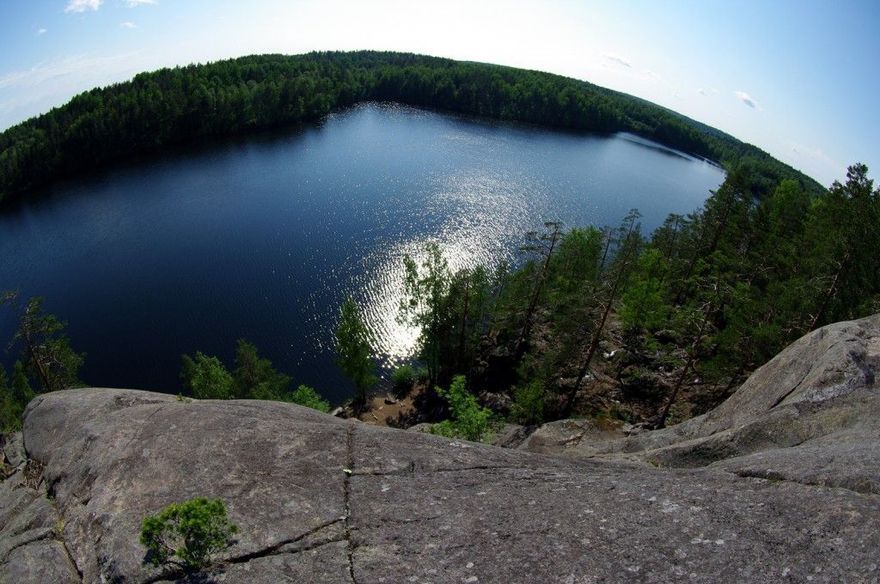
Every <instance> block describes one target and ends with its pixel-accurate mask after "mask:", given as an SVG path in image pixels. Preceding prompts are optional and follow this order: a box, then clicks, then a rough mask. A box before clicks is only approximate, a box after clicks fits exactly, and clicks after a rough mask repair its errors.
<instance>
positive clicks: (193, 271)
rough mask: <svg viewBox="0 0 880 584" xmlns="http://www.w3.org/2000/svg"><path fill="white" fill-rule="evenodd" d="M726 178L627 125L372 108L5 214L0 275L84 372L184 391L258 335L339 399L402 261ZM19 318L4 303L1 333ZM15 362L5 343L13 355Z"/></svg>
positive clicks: (512, 242)
mask: <svg viewBox="0 0 880 584" xmlns="http://www.w3.org/2000/svg"><path fill="white" fill-rule="evenodd" d="M722 180H723V174H722V172H721V171H720V170H719V169H718V168H716V167H714V166H712V165H710V164H707V163H705V162H702V161H699V160H695V159H692V158H690V157H687V156H684V155H682V154H680V153H677V152H673V151H669V150H668V149H664V148H658V147H657V146H656V145H654V144H651V143H647V144H646V143H643V141H641V140H637V139H633V138H632V137H629V136H610V137H608V136H592V135H578V134H567V133H559V132H549V131H546V130H540V129H536V128H530V127H520V126H512V125H505V124H495V123H490V122H486V121H479V120H473V119H468V118H459V117H454V116H447V115H442V114H438V113H433V112H426V111H421V110H414V109H411V108H404V107H398V106H390V105H375V104H372V105H363V106H360V107H357V108H354V109H352V110H348V111H346V112H342V113H339V114H334V115H332V116H329V117H328V118H327V119H326V120H325V121H324V122H322V123H321V124H319V125H316V126H314V127H310V128H306V129H304V130H302V131H300V132H286V133H277V134H270V135H263V136H258V137H252V138H248V139H245V140H240V141H230V142H227V143H222V144H214V145H211V146H204V147H197V148H189V149H181V150H179V151H176V152H170V153H166V154H165V155H163V156H162V157H161V158H157V159H152V160H148V161H142V162H140V163H137V164H132V165H129V166H128V167H125V168H120V169H116V170H113V171H110V172H107V173H104V174H101V175H98V176H92V177H87V178H82V179H78V180H75V181H70V182H68V183H64V184H59V185H57V186H56V187H53V188H52V189H51V191H50V193H49V196H47V197H44V198H42V199H40V200H39V201H38V202H36V203H33V204H31V205H28V206H24V207H21V208H17V209H11V210H8V211H7V212H6V213H4V214H2V215H0V257H3V261H2V263H0V288H3V289H5V288H20V289H22V292H23V294H26V295H37V294H38V295H42V296H45V297H46V301H47V306H48V307H49V309H50V310H52V311H53V312H56V313H58V314H59V315H62V316H63V318H65V319H66V320H68V321H69V322H70V334H71V337H72V338H73V339H74V341H75V343H76V345H77V347H78V348H79V349H80V350H84V351H86V352H88V354H89V355H88V358H87V367H86V369H85V370H84V371H83V376H84V379H86V381H88V382H89V383H92V384H98V385H109V386H128V387H140V388H145V389H157V390H163V391H170V392H176V391H178V388H179V382H178V380H177V372H178V370H179V356H180V354H181V353H184V352H187V353H192V352H194V351H196V350H202V351H204V352H206V353H210V354H216V355H219V356H220V357H221V358H223V359H225V360H226V361H231V357H232V349H233V347H234V344H235V339H237V338H239V337H246V338H248V339H249V340H251V341H253V342H254V343H255V344H256V345H257V346H258V347H259V348H260V349H261V351H262V352H263V353H264V354H266V355H267V356H268V357H269V358H270V359H272V361H273V362H274V363H275V364H276V366H278V368H279V369H282V370H284V371H287V372H289V373H290V374H291V375H292V376H293V378H294V380H295V382H296V383H307V384H310V385H313V386H314V387H316V388H318V389H319V390H320V391H321V392H322V393H323V394H324V395H326V396H327V397H329V398H330V399H332V400H334V401H337V402H338V401H341V400H342V399H344V398H345V397H346V396H347V395H350V391H351V388H350V385H349V384H348V382H347V381H346V380H345V379H343V378H342V377H341V375H340V374H339V372H338V370H337V369H336V367H335V365H334V363H333V360H334V353H333V329H334V327H335V320H336V314H337V310H338V307H339V305H340V304H341V302H342V301H343V300H344V299H345V297H347V296H352V297H354V298H355V299H356V300H357V301H358V303H359V304H360V305H361V306H362V308H363V311H364V314H365V315H366V318H367V321H368V325H369V326H370V328H371V329H372V330H373V331H374V333H375V336H376V338H377V340H378V346H377V349H378V351H379V354H378V355H377V357H378V358H379V359H380V360H382V361H383V362H385V363H386V364H393V363H396V362H399V361H400V360H401V359H403V358H405V357H406V356H407V355H408V354H409V353H410V351H411V349H412V347H413V343H414V341H415V338H416V331H413V330H410V329H408V328H407V327H405V326H402V325H401V324H399V323H398V322H397V318H396V317H397V309H398V305H399V301H400V294H401V291H402V281H403V261H402V259H403V256H404V255H405V254H410V255H412V256H414V257H419V256H420V254H422V253H424V249H425V245H426V244H427V243H428V242H434V243H436V244H438V245H439V246H440V248H441V250H442V251H443V252H444V255H445V256H446V257H447V259H448V261H449V264H450V266H451V267H452V268H453V269H457V268H460V267H465V266H474V265H476V264H481V263H482V264H487V263H492V262H494V261H497V260H500V259H504V260H508V261H511V260H515V259H516V250H517V247H518V245H519V243H520V242H521V241H522V236H523V234H524V233H525V232H526V231H528V230H530V229H535V228H538V227H540V226H541V225H542V223H543V222H544V221H547V220H561V221H563V222H564V223H565V224H566V225H569V226H571V225H585V224H590V223H594V224H600V225H601V224H606V223H617V222H618V221H619V220H620V219H621V218H622V217H623V216H624V214H625V213H626V212H627V210H628V209H630V208H631V207H638V208H639V209H640V210H641V211H642V213H643V216H644V225H645V228H646V229H648V230H649V229H652V228H654V227H656V226H657V225H659V224H660V223H661V222H662V220H663V218H664V217H665V216H666V214H668V213H670V212H676V213H687V212H689V211H691V210H693V209H695V208H696V207H698V206H699V205H700V204H701V203H702V201H703V200H704V199H705V197H706V196H707V194H708V192H709V189H712V188H715V187H717V186H718V185H719V184H720V182H721V181H722ZM11 327H12V322H11V320H10V319H9V317H8V315H3V316H0V333H3V335H4V338H8V332H9V330H10V328H11ZM4 361H6V362H7V364H8V361H9V356H6V357H5V358H4Z"/></svg>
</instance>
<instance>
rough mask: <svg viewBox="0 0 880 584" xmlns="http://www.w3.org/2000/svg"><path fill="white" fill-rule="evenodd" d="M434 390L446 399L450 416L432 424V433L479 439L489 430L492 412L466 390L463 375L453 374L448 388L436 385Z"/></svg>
mask: <svg viewBox="0 0 880 584" xmlns="http://www.w3.org/2000/svg"><path fill="white" fill-rule="evenodd" d="M436 391H437V394H438V395H439V396H440V397H442V398H443V399H445V400H446V403H447V404H448V405H449V411H450V413H451V414H452V417H451V418H450V419H448V420H444V421H442V422H440V423H438V424H434V425H433V426H432V427H431V432H432V433H433V434H439V435H441V436H448V437H450V438H463V439H465V440H474V441H479V440H481V439H482V438H483V437H484V436H485V435H486V434H487V433H488V432H489V430H490V429H491V427H490V422H491V419H492V412H491V411H489V410H488V409H486V408H484V407H481V406H480V405H479V404H478V403H477V398H476V397H474V395H473V394H472V393H470V392H469V391H468V390H467V387H466V382H465V378H464V376H463V375H457V376H455V377H454V378H453V379H452V383H451V384H450V386H449V389H448V390H445V389H443V388H442V387H437V388H436Z"/></svg>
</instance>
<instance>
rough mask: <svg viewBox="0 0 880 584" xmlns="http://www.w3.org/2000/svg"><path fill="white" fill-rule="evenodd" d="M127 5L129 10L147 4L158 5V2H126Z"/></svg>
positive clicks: (129, 0)
mask: <svg viewBox="0 0 880 584" xmlns="http://www.w3.org/2000/svg"><path fill="white" fill-rule="evenodd" d="M125 3H126V4H128V7H129V8H136V7H137V6H144V5H145V4H158V2H157V1H156V0H125Z"/></svg>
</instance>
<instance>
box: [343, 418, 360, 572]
mask: <svg viewBox="0 0 880 584" xmlns="http://www.w3.org/2000/svg"><path fill="white" fill-rule="evenodd" d="M354 429H355V427H354V424H353V423H349V425H348V431H347V432H346V435H345V451H346V456H345V468H344V469H343V477H344V478H343V483H342V493H343V509H344V514H343V516H342V530H343V534H344V539H345V543H346V545H345V554H346V556H347V557H348V576H349V578H351V581H352V583H353V584H357V579H356V578H355V577H354V546H353V544H352V541H351V529H352V528H351V476H352V474H353V473H354Z"/></svg>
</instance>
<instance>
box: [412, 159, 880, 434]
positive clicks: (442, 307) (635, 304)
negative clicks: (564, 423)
mask: <svg viewBox="0 0 880 584" xmlns="http://www.w3.org/2000/svg"><path fill="white" fill-rule="evenodd" d="M523 249H524V251H525V253H526V254H527V258H526V261H525V262H524V263H523V265H522V266H521V267H520V268H518V269H516V270H512V271H511V270H509V269H506V268H505V267H504V266H498V267H492V268H488V267H477V268H475V269H465V270H460V271H456V272H453V271H451V270H450V269H449V267H448V264H447V263H446V261H445V259H444V258H443V257H442V255H441V254H440V252H439V251H438V249H437V248H436V247H430V248H428V249H427V250H426V253H424V254H423V256H422V257H421V258H420V260H419V261H416V260H415V259H412V258H408V259H407V260H406V266H407V281H406V289H407V295H406V298H405V300H404V302H403V303H402V305H401V311H402V315H403V317H404V318H405V319H406V320H407V321H408V322H411V323H412V324H414V325H416V326H418V327H420V329H421V331H422V334H421V337H420V345H419V355H418V357H419V362H420V364H421V365H422V366H423V367H424V371H423V373H422V377H423V378H424V379H423V381H424V384H423V385H424V387H425V388H426V389H427V391H425V392H424V394H423V402H424V403H423V404H422V407H421V411H420V415H421V416H422V419H438V418H443V417H445V416H447V415H450V414H451V415H452V416H453V422H452V433H453V434H455V433H457V434H458V435H460V436H462V437H467V438H471V439H474V438H475V437H479V435H480V430H479V429H477V430H474V427H475V425H476V427H478V428H480V427H482V429H483V430H485V429H487V427H488V426H487V423H488V420H489V419H490V416H489V412H488V411H487V410H485V409H484V408H483V407H482V406H480V405H479V404H478V403H477V401H476V400H473V399H472V397H474V396H479V397H480V401H481V402H482V403H483V405H484V406H491V408H492V409H493V410H494V411H495V413H496V414H501V415H503V416H505V417H506V418H507V419H508V420H511V421H516V422H519V423H523V424H536V423H540V422H542V421H545V420H549V419H557V418H563V417H568V416H571V415H586V416H591V417H599V418H606V419H617V420H623V421H628V422H633V423H635V422H641V423H645V424H647V425H649V426H655V427H656V426H663V425H666V424H667V423H668V422H670V421H680V420H682V419H684V418H687V417H690V416H692V415H696V414H699V413H702V412H705V411H707V410H708V409H709V408H711V407H714V406H715V405H718V404H719V403H720V402H721V401H722V400H723V399H725V398H726V397H727V396H728V395H730V393H731V392H732V391H734V390H735V389H736V388H737V387H738V385H739V384H740V383H741V382H742V381H743V380H744V379H745V377H746V376H747V375H748V374H749V373H750V372H752V371H753V370H754V369H756V368H757V367H759V366H760V365H763V364H764V363H765V362H767V361H768V360H769V359H771V358H772V357H773V356H774V355H775V354H776V353H778V352H779V351H780V350H782V349H783V348H784V347H785V346H786V345H787V344H789V343H791V342H792V341H794V340H795V339H797V338H798V337H800V336H801V335H803V334H805V333H807V332H809V331H811V330H814V329H815V328H817V327H819V326H822V325H825V324H828V323H831V322H835V321H840V320H846V319H852V318H857V317H862V316H867V315H869V314H872V313H875V312H878V311H880V262H878V261H877V250H878V249H880V189H875V188H874V184H873V181H872V180H870V179H869V178H868V169H867V168H866V167H865V166H864V165H858V164H857V165H854V166H852V167H850V169H849V171H848V173H847V177H846V180H845V181H844V182H835V183H834V184H833V185H832V186H831V188H830V189H829V190H827V191H825V192H823V193H821V194H819V195H817V196H813V195H811V194H810V193H809V192H807V191H806V190H805V189H804V188H803V187H802V185H800V184H798V183H797V182H796V181H794V180H790V179H785V180H782V181H780V182H778V183H777V184H775V185H768V184H767V183H766V177H765V176H763V175H761V174H759V173H755V171H754V168H753V167H751V166H750V165H741V166H738V167H736V168H734V169H732V170H731V172H730V173H729V174H728V176H727V179H726V180H725V182H724V183H723V185H722V186H721V187H720V188H719V189H718V190H717V191H715V192H713V193H712V195H711V196H710V197H709V199H708V200H707V201H706V203H705V204H704V206H703V207H702V208H701V209H698V210H697V211H695V212H694V213H692V214H690V215H687V216H680V215H670V216H669V217H668V218H667V220H666V221H665V223H664V224H663V225H662V226H661V227H660V228H658V229H657V230H656V231H655V232H654V233H652V234H643V233H642V232H641V227H640V224H639V213H638V211H636V210H633V211H631V212H630V213H629V214H628V215H627V216H626V217H625V218H623V220H622V222H621V224H620V225H619V226H616V227H613V228H612V227H606V228H604V229H600V228H597V227H593V226H591V227H585V228H580V227H575V228H570V229H566V228H565V226H563V225H560V224H558V223H547V224H546V225H545V229H544V230H543V231H541V232H536V233H532V234H530V235H529V237H528V238H527V240H526V242H525V245H524V246H523ZM401 377H403V378H406V377H407V376H405V375H401ZM404 385H406V384H404ZM435 387H437V388H438V389H437V390H436V391H435V390H434V389H433V388H435ZM444 387H449V390H444V389H442V388H444ZM468 394H470V396H469V395H468ZM441 398H443V399H441ZM468 399H470V400H471V401H467V400H468ZM456 418H461V420H463V421H462V422H461V424H463V429H462V430H461V431H459V432H456V431H455V428H456V426H455V423H456V422H455V421H454V420H455V419H456ZM475 420H482V426H480V424H478V423H476V422H475ZM412 421H414V420H410V422H412ZM444 423H445V424H447V425H446V426H441V429H442V431H443V432H444V433H446V432H448V431H449V423H450V422H449V421H447V422H444Z"/></svg>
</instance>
